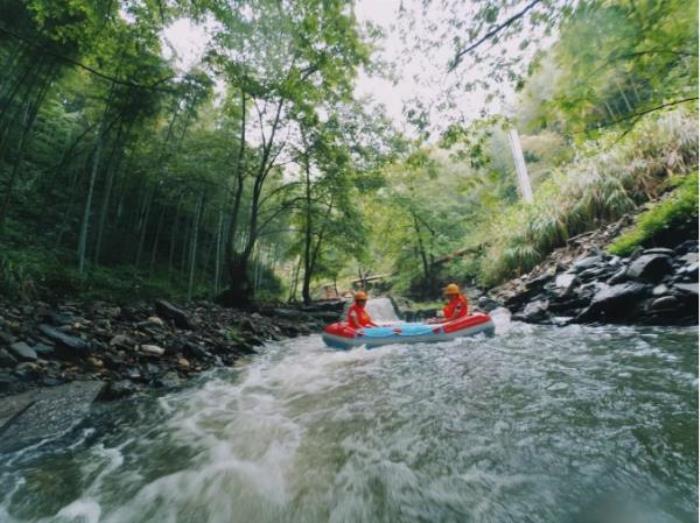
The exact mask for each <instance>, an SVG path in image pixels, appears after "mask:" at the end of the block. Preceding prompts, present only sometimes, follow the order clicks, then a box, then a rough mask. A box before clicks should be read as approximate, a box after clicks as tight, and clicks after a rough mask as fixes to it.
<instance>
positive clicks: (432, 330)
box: [323, 313, 495, 349]
mask: <svg viewBox="0 0 700 523" xmlns="http://www.w3.org/2000/svg"><path fill="white" fill-rule="evenodd" d="M494 330H495V329H494V325H493V321H491V317H490V316H489V315H488V314H482V313H476V314H472V315H470V316H464V317H463V318H458V319H456V320H453V321H450V322H447V323H439V324H429V323H398V324H396V325H390V326H382V327H367V328H364V329H354V328H352V327H350V325H348V324H347V323H346V322H338V323H332V324H331V325H328V326H327V327H326V328H325V329H323V341H324V342H325V343H326V345H328V346H329V347H334V348H338V349H349V348H351V347H358V346H360V345H365V346H367V347H378V346H381V345H389V344H391V343H428V342H438V341H446V340H452V339H454V338H459V337H462V336H473V335H475V334H480V333H484V334H487V335H489V336H490V335H492V334H493V333H494Z"/></svg>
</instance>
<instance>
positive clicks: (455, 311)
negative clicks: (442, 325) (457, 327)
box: [442, 283, 469, 322]
mask: <svg viewBox="0 0 700 523" xmlns="http://www.w3.org/2000/svg"><path fill="white" fill-rule="evenodd" d="M443 293H444V294H445V297H446V298H447V305H445V307H444V308H443V309H442V312H443V315H444V320H443V321H446V322H447V321H452V320H456V319H457V318H461V317H463V316H467V315H469V300H468V299H467V297H466V296H464V295H463V294H462V293H461V292H460V291H459V287H458V286H457V284H456V283H450V284H449V285H448V286H447V287H445V288H444V289H443Z"/></svg>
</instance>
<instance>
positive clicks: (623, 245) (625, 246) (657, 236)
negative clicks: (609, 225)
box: [610, 173, 698, 256]
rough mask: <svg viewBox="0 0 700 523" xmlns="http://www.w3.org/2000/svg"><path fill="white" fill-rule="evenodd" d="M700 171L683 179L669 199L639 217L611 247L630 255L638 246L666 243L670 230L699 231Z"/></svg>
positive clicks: (619, 254) (623, 254)
mask: <svg viewBox="0 0 700 523" xmlns="http://www.w3.org/2000/svg"><path fill="white" fill-rule="evenodd" d="M697 222H698V174H697V173H695V174H693V175H691V176H687V177H686V178H684V179H683V181H682V182H681V184H680V187H678V189H677V190H675V191H673V192H672V193H671V195H670V197H669V198H666V199H664V200H663V201H661V202H659V203H657V204H655V205H653V206H652V207H651V209H648V210H647V211H644V212H643V213H642V214H640V215H639V216H638V217H637V220H636V221H635V224H634V226H633V227H632V229H630V230H629V231H626V232H625V233H624V234H622V235H621V236H620V237H618V238H617V240H615V242H614V243H613V244H612V245H611V246H610V252H612V253H613V254H617V255H618V256H628V255H629V254H631V253H632V252H633V251H634V249H636V248H637V247H646V246H649V245H650V242H654V241H656V242H659V243H660V242H663V240H664V237H665V236H666V235H667V234H668V232H669V231H673V232H675V231H676V230H681V231H687V232H689V233H690V232H696V231H697V228H698V223H697Z"/></svg>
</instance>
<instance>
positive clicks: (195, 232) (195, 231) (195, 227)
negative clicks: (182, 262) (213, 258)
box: [187, 193, 204, 301]
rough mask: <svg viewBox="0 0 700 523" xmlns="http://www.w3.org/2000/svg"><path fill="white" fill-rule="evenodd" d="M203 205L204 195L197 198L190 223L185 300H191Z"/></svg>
mask: <svg viewBox="0 0 700 523" xmlns="http://www.w3.org/2000/svg"><path fill="white" fill-rule="evenodd" d="M203 205H204V193H202V194H201V195H200V196H199V199H198V200H197V205H196V207H195V210H194V219H193V221H192V240H191V242H190V276H189V279H188V282H187V300H188V301H189V300H191V299H192V289H193V287H194V273H195V267H196V265H197V239H198V238H199V219H200V217H201V215H202V206H203Z"/></svg>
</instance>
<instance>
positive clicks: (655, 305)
mask: <svg viewBox="0 0 700 523" xmlns="http://www.w3.org/2000/svg"><path fill="white" fill-rule="evenodd" d="M680 305H681V302H680V301H679V300H678V298H676V297H675V296H662V297H661V298H656V299H655V300H654V301H653V302H651V305H650V306H649V308H650V309H651V310H652V311H673V310H676V309H678V307H680Z"/></svg>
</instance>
